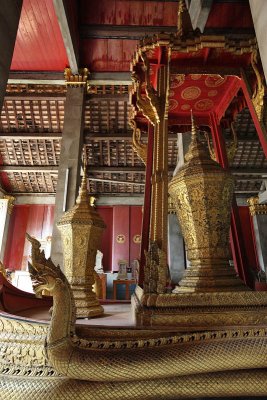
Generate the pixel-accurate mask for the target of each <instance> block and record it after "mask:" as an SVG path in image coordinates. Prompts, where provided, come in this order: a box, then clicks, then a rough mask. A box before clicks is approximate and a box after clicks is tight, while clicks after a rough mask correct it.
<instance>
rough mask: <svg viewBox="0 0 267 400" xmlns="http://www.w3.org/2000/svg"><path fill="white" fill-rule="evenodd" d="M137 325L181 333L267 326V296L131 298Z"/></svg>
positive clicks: (137, 293) (137, 294) (140, 294)
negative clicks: (172, 329) (179, 331)
mask: <svg viewBox="0 0 267 400" xmlns="http://www.w3.org/2000/svg"><path fill="white" fill-rule="evenodd" d="M132 308H133V311H134V313H135V319H136V325H137V326H155V327H156V326H158V327H163V326H165V327H168V328H169V327H175V328H176V329H177V328H178V329H179V330H181V331H188V330H192V329H194V330H207V329H225V328H227V327H228V328H229V327H233V326H247V327H253V326H260V325H266V324H267V293H266V292H252V291H237V292H231V291H229V292H207V293H179V294H144V292H143V290H142V289H141V288H140V287H137V289H136V291H135V294H134V295H133V296H132Z"/></svg>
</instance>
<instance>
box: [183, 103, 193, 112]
mask: <svg viewBox="0 0 267 400" xmlns="http://www.w3.org/2000/svg"><path fill="white" fill-rule="evenodd" d="M190 108H191V106H190V104H183V105H182V106H181V110H183V111H187V110H190Z"/></svg>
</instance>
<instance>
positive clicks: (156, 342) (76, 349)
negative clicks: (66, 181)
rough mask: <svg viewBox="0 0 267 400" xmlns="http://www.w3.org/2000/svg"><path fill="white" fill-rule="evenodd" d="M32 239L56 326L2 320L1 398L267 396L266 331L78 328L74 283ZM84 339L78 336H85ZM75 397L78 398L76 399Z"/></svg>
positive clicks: (38, 282)
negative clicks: (182, 332) (49, 297)
mask: <svg viewBox="0 0 267 400" xmlns="http://www.w3.org/2000/svg"><path fill="white" fill-rule="evenodd" d="M29 240H30V241H31V242H32V244H33V246H32V265H31V266H30V273H31V275H32V279H33V281H34V285H35V290H36V292H37V293H38V292H40V291H41V290H43V289H45V288H46V290H49V291H50V293H51V295H52V296H53V299H54V306H53V313H52V318H51V323H50V325H49V327H48V326H47V325H45V324H42V323H40V322H33V321H23V320H18V319H16V318H14V317H11V316H8V315H4V314H2V315H1V319H0V324H1V326H0V328H1V330H0V332H1V336H0V343H1V347H0V349H1V353H0V354H1V361H0V374H1V375H0V376H1V381H0V399H4V398H5V399H7V398H8V399H11V400H13V399H16V400H17V399H26V398H31V399H33V400H34V399H37V398H38V399H39V398H40V396H43V395H45V398H46V399H49V400H50V399H73V398H75V399H99V400H101V399H124V398H125V396H126V395H127V398H129V399H135V398H137V397H139V396H142V398H143V399H160V398H164V399H172V398H176V399H177V398H179V397H183V398H185V397H191V398H192V397H198V396H220V395H221V396H226V395H231V396H235V395H264V394H266V393H267V379H266V378H267V372H266V371H265V370H263V368H266V367H267V357H266V353H267V329H265V328H262V329H258V328H255V329H250V330H249V329H248V330H245V329H237V330H227V331H217V332H192V333H187V334H177V333H175V332H170V331H169V332H168V331H167V332H166V331H165V332H164V331H162V330H145V329H142V330H135V329H133V330H130V329H128V330H121V329H117V330H116V329H108V330H106V329H96V328H92V329H90V328H85V331H84V332H83V333H82V329H81V328H78V330H77V332H76V330H75V324H74V322H75V308H74V301H73V297H72V294H71V290H70V286H69V283H68V282H67V280H66V278H65V276H64V274H63V273H62V272H61V270H60V269H59V267H56V266H55V265H54V264H53V263H52V261H51V260H50V259H48V260H46V259H45V257H44V254H43V252H40V246H39V243H38V241H37V240H36V239H33V238H31V237H29ZM78 334H79V336H78ZM73 396H75V397H73Z"/></svg>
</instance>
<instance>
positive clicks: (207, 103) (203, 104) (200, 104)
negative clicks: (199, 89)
mask: <svg viewBox="0 0 267 400" xmlns="http://www.w3.org/2000/svg"><path fill="white" fill-rule="evenodd" d="M213 106H214V103H213V101H212V100H210V99H202V100H198V101H197V102H196V103H195V105H194V108H195V109H196V110H197V111H207V110H211V109H212V107H213Z"/></svg>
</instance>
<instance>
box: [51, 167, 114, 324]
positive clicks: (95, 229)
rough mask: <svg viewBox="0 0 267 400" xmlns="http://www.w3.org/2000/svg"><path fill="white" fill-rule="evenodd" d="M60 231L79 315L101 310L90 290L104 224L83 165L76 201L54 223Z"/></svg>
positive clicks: (82, 315)
mask: <svg viewBox="0 0 267 400" xmlns="http://www.w3.org/2000/svg"><path fill="white" fill-rule="evenodd" d="M57 226H58V229H59V230H60V232H61V237H62V247H63V257H64V268H65V274H66V277H67V279H68V281H69V283H70V285H71V289H72V292H73V296H74V300H75V306H76V310H77V317H78V318H85V317H94V316H97V315H101V314H103V312H104V309H103V307H102V306H101V305H100V304H99V301H98V299H97V298H96V294H95V293H94V292H93V290H92V289H93V285H94V283H95V276H94V267H95V258H96V252H97V249H99V248H100V247H101V237H102V233H103V230H104V229H105V227H106V225H105V224H104V221H103V220H102V218H101V217H100V215H99V214H98V213H97V212H96V210H95V208H94V207H93V206H92V205H91V203H90V201H89V195H88V192H87V184H86V166H84V174H83V179H82V184H81V187H80V190H79V195H78V197H77V199H76V204H75V206H74V207H72V208H71V209H70V210H69V211H67V212H66V213H64V214H63V216H62V217H61V219H60V220H59V221H58V223H57Z"/></svg>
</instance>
